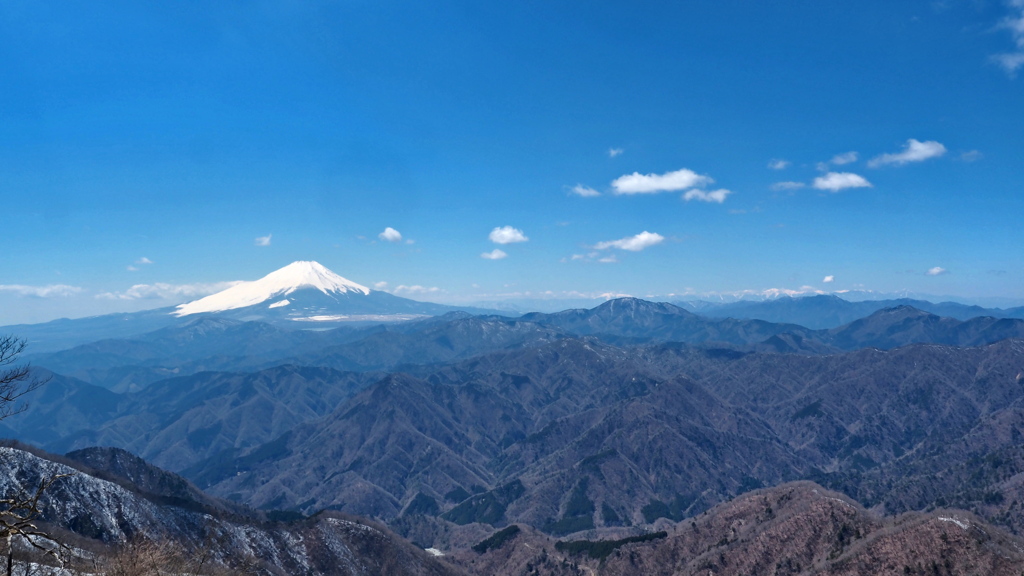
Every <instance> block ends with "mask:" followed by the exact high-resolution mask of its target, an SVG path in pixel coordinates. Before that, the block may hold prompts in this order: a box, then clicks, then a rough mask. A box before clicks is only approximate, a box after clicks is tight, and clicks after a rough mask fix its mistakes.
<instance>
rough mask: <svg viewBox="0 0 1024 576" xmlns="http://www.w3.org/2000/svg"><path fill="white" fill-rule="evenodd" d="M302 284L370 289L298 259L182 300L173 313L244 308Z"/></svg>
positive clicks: (336, 290)
mask: <svg viewBox="0 0 1024 576" xmlns="http://www.w3.org/2000/svg"><path fill="white" fill-rule="evenodd" d="M299 288H316V289H317V290H319V291H321V292H323V293H324V294H330V293H335V294H345V293H350V292H351V293H361V294H363V295H368V294H369V293H370V289H369V288H367V287H366V286H363V285H361V284H356V283H355V282H353V281H351V280H348V279H345V278H342V277H341V276H338V275H337V274H335V273H334V272H331V271H330V270H328V269H327V268H325V267H324V266H323V265H321V264H320V263H319V262H305V261H299V262H292V263H291V264H289V265H287V266H285V267H284V268H281V269H280V270H275V271H274V272H271V273H270V274H267V275H266V276H264V277H263V278H260V279H259V280H255V281H252V282H242V283H240V284H236V285H235V286H232V287H231V288H228V289H227V290H223V291H221V292H217V293H216V294H211V295H209V296H207V297H205V298H200V299H199V300H195V301H193V302H189V303H187V304H181V305H180V306H178V309H177V310H175V311H174V312H172V314H174V315H175V316H178V317H181V316H188V315H189V314H200V313H203V312H222V311H224V310H234V309H236V308H245V307H247V306H253V305H256V304H260V303H262V302H266V301H267V300H270V299H271V298H276V297H279V296H287V295H288V294H291V293H292V292H295V291H296V290H298V289H299Z"/></svg>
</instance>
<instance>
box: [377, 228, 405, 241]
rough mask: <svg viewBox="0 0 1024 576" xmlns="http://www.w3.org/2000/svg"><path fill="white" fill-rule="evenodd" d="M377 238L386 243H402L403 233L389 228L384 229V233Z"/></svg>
mask: <svg viewBox="0 0 1024 576" xmlns="http://www.w3.org/2000/svg"><path fill="white" fill-rule="evenodd" d="M377 238H380V239H381V240H384V241H385V242H401V241H402V233H401V232H399V231H398V230H395V229H394V228H392V227H391V226H388V227H387V228H385V229H384V231H383V232H381V233H380V234H377Z"/></svg>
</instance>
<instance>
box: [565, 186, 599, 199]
mask: <svg viewBox="0 0 1024 576" xmlns="http://www.w3.org/2000/svg"><path fill="white" fill-rule="evenodd" d="M569 192H571V193H572V194H575V195H577V196H581V197H583V198H593V197H594V196H600V195H601V193H600V192H598V191H597V190H594V189H593V188H591V187H590V186H584V185H583V184H577V185H575V186H573V187H572V188H570V189H569Z"/></svg>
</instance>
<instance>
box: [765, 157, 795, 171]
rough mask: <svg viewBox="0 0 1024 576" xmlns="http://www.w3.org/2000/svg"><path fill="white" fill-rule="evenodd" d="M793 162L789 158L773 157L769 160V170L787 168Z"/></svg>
mask: <svg viewBox="0 0 1024 576" xmlns="http://www.w3.org/2000/svg"><path fill="white" fill-rule="evenodd" d="M790 164H791V162H790V161H789V160H783V159H782V158H772V159H771V160H769V161H768V169H769V170H785V169H786V168H789V165H790Z"/></svg>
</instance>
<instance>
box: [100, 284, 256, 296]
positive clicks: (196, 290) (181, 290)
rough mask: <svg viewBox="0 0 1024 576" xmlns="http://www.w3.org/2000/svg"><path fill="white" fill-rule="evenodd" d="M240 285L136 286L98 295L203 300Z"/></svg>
mask: <svg viewBox="0 0 1024 576" xmlns="http://www.w3.org/2000/svg"><path fill="white" fill-rule="evenodd" d="M236 284H239V282H238V281H234V282H211V283H205V284H165V283H163V282H158V283H156V284H136V285H134V286H132V287H131V288H129V289H127V290H125V291H124V292H104V293H102V294H97V295H96V298H98V299H100V300H150V299H152V300H180V299H183V298H184V299H192V298H201V297H203V296H209V295H210V294H214V293H217V292H220V291H221V290H226V289H228V288H231V287H232V286H234V285H236Z"/></svg>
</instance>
